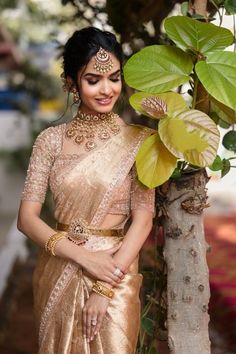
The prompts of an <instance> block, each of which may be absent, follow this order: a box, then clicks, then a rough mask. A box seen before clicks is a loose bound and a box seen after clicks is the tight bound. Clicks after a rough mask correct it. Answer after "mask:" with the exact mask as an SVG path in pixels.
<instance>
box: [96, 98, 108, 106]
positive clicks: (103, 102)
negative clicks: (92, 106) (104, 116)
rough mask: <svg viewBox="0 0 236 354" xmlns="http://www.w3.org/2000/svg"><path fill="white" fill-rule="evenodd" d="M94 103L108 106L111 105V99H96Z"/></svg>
mask: <svg viewBox="0 0 236 354" xmlns="http://www.w3.org/2000/svg"><path fill="white" fill-rule="evenodd" d="M96 101H97V102H98V103H99V104H102V105H108V104H111V102H112V97H107V98H97V99H96Z"/></svg>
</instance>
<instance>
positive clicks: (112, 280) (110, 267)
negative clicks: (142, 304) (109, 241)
mask: <svg viewBox="0 0 236 354" xmlns="http://www.w3.org/2000/svg"><path fill="white" fill-rule="evenodd" d="M120 246H121V244H120V245H118V246H115V247H112V248H109V249H107V250H105V251H96V252H90V251H87V250H86V251H85V257H84V259H83V261H82V262H80V264H81V265H82V267H83V268H84V269H85V270H86V271H87V272H88V273H90V275H92V276H93V277H94V278H96V279H99V280H102V281H105V282H106V283H108V284H110V285H112V286H117V285H118V284H119V283H120V281H121V280H122V279H123V278H124V276H125V274H126V273H127V270H126V269H124V267H122V266H121V265H119V264H118V263H117V262H115V260H114V258H113V257H112V256H113V254H114V253H116V252H117V251H118V249H119V248H120ZM117 268H118V269H119V270H120V271H121V272H119V271H118V275H116V274H114V272H115V271H116V270H117ZM116 272H117V271H116Z"/></svg>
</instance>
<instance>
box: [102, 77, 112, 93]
mask: <svg viewBox="0 0 236 354" xmlns="http://www.w3.org/2000/svg"><path fill="white" fill-rule="evenodd" d="M100 92H101V94H103V95H107V96H109V95H110V94H111V86H110V83H109V81H108V80H103V81H102V85H101V89H100Z"/></svg>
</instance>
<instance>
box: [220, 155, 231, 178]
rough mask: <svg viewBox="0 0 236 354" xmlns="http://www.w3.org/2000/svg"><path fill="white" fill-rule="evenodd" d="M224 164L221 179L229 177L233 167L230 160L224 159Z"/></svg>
mask: <svg viewBox="0 0 236 354" xmlns="http://www.w3.org/2000/svg"><path fill="white" fill-rule="evenodd" d="M222 162H223V168H222V170H221V178H222V177H224V176H225V175H227V173H228V172H229V171H230V167H231V164H230V161H229V160H227V159H223V160H222Z"/></svg>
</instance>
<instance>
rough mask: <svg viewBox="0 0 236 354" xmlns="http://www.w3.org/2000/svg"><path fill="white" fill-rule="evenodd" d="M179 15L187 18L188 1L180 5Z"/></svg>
mask: <svg viewBox="0 0 236 354" xmlns="http://www.w3.org/2000/svg"><path fill="white" fill-rule="evenodd" d="M181 13H182V15H183V16H187V13H188V1H184V2H182V4H181Z"/></svg>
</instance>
